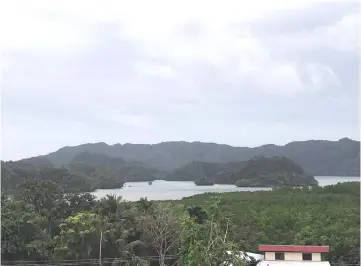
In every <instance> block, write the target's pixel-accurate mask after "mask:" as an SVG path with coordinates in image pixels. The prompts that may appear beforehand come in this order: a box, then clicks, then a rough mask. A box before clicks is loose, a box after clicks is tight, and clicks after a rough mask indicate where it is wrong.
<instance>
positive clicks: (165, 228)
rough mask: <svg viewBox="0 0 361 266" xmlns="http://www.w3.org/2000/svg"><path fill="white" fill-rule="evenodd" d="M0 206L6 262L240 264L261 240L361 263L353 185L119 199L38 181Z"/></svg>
mask: <svg viewBox="0 0 361 266" xmlns="http://www.w3.org/2000/svg"><path fill="white" fill-rule="evenodd" d="M1 204H2V205H1V232H2V234H1V244H2V253H1V256H2V264H16V262H19V261H23V262H22V263H23V264H24V263H25V262H26V261H27V262H29V263H31V262H32V261H33V262H34V261H36V262H37V263H44V264H48V265H49V264H52V265H63V264H67V265H68V264H71V262H74V263H76V265H91V264H98V265H99V261H100V258H101V261H102V263H103V264H104V265H128V266H136V265H137V266H139V265H144V266H145V265H154V266H155V265H221V264H222V263H224V264H223V265H230V264H231V263H232V264H233V265H244V263H243V262H240V259H239V258H238V257H237V256H236V255H235V254H237V253H236V252H237V251H239V250H243V251H249V252H257V248H258V245H259V244H299V245H329V246H330V252H329V253H328V254H325V256H326V257H325V259H326V260H329V261H330V263H331V265H359V264H360V248H359V247H360V183H359V182H350V183H339V184H337V185H332V186H325V187H318V186H316V187H311V188H308V187H304V188H278V189H274V190H273V191H259V192H232V193H220V194H217V193H207V194H201V195H196V196H192V197H188V198H184V199H183V200H179V201H148V200H147V199H141V200H140V201H137V202H125V201H123V200H122V199H121V198H120V197H116V196H114V195H108V196H107V197H105V198H103V199H100V200H96V199H95V198H94V196H92V195H91V194H89V193H64V189H63V188H62V187H61V186H59V185H57V184H56V183H54V182H53V181H50V180H45V181H44V180H37V181H29V182H26V183H24V184H22V185H21V186H20V187H18V188H17V190H16V193H13V194H12V196H11V197H9V196H8V195H7V194H5V193H2V196H1ZM162 232H163V233H162ZM164 234H167V237H165V235H164ZM217 236H222V237H217ZM165 239H166V240H165ZM210 239H213V241H209V240H210ZM100 244H101V248H100ZM226 251H233V253H231V254H228V253H227V252H226ZM199 254H202V256H200V255H199ZM24 261H25V262H24ZM249 266H251V265H249Z"/></svg>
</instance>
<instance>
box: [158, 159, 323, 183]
mask: <svg viewBox="0 0 361 266" xmlns="http://www.w3.org/2000/svg"><path fill="white" fill-rule="evenodd" d="M165 179H166V180H177V181H194V183H195V184H196V185H199V186H210V185H213V184H215V183H216V184H235V185H237V186H239V187H282V186H313V185H317V184H318V182H317V180H315V179H314V177H313V176H311V175H308V174H306V173H305V171H304V170H303V169H302V167H301V166H299V165H298V164H296V163H295V162H293V161H292V160H290V159H289V158H286V157H284V156H275V157H270V158H269V157H254V158H251V159H250V160H248V161H247V162H230V163H227V164H219V163H205V162H192V163H189V164H187V165H185V166H184V167H181V168H178V169H176V170H175V171H173V172H171V173H170V174H168V175H166V176H165Z"/></svg>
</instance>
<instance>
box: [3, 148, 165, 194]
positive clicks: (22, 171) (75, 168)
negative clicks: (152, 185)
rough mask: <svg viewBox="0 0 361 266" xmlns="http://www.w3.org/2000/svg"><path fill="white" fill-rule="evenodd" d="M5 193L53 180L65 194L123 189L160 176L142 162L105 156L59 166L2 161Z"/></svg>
mask: <svg viewBox="0 0 361 266" xmlns="http://www.w3.org/2000/svg"><path fill="white" fill-rule="evenodd" d="M1 166H2V167H1V176H2V178H1V185H2V189H3V190H16V189H17V187H18V186H19V185H21V184H23V183H24V182H26V181H29V180H51V181H54V182H55V183H57V184H59V185H60V186H62V188H63V189H65V191H86V192H89V191H93V190H95V189H100V188H121V187H123V184H124V183H125V182H127V181H152V180H154V179H157V178H158V177H159V175H160V172H159V171H158V170H155V169H152V168H149V167H147V166H146V165H144V164H143V163H139V162H127V161H125V160H123V159H121V158H112V157H109V156H107V155H105V154H96V153H89V152H83V153H80V154H78V155H76V156H75V157H74V158H73V160H72V161H71V162H70V163H69V164H68V165H63V166H55V165H53V164H52V163H51V162H50V161H49V160H48V159H46V158H45V157H38V158H37V157H35V158H30V159H26V160H20V161H16V162H13V161H9V162H1Z"/></svg>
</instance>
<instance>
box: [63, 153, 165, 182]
mask: <svg viewBox="0 0 361 266" xmlns="http://www.w3.org/2000/svg"><path fill="white" fill-rule="evenodd" d="M68 167H69V168H70V169H72V170H74V171H80V172H85V173H87V174H88V175H91V176H92V175H99V174H98V173H97V172H99V171H100V170H103V171H106V173H107V174H108V175H110V174H111V175H113V176H114V178H115V179H117V180H123V181H124V182H127V181H153V180H155V179H158V177H159V176H160V175H161V174H162V173H161V172H160V171H158V170H156V169H153V168H150V167H148V166H147V165H145V164H144V163H139V162H127V161H125V160H123V159H122V158H114V157H113V158H112V157H110V156H107V155H105V154H101V153H90V152H82V153H79V154H78V155H76V156H75V157H74V158H73V160H72V161H71V162H70V163H69V165H68Z"/></svg>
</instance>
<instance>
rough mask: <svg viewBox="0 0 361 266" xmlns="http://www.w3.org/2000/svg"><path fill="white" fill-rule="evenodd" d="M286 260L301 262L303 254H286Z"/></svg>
mask: <svg viewBox="0 0 361 266" xmlns="http://www.w3.org/2000/svg"><path fill="white" fill-rule="evenodd" d="M285 260H291V261H301V260H302V253H300V252H285Z"/></svg>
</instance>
